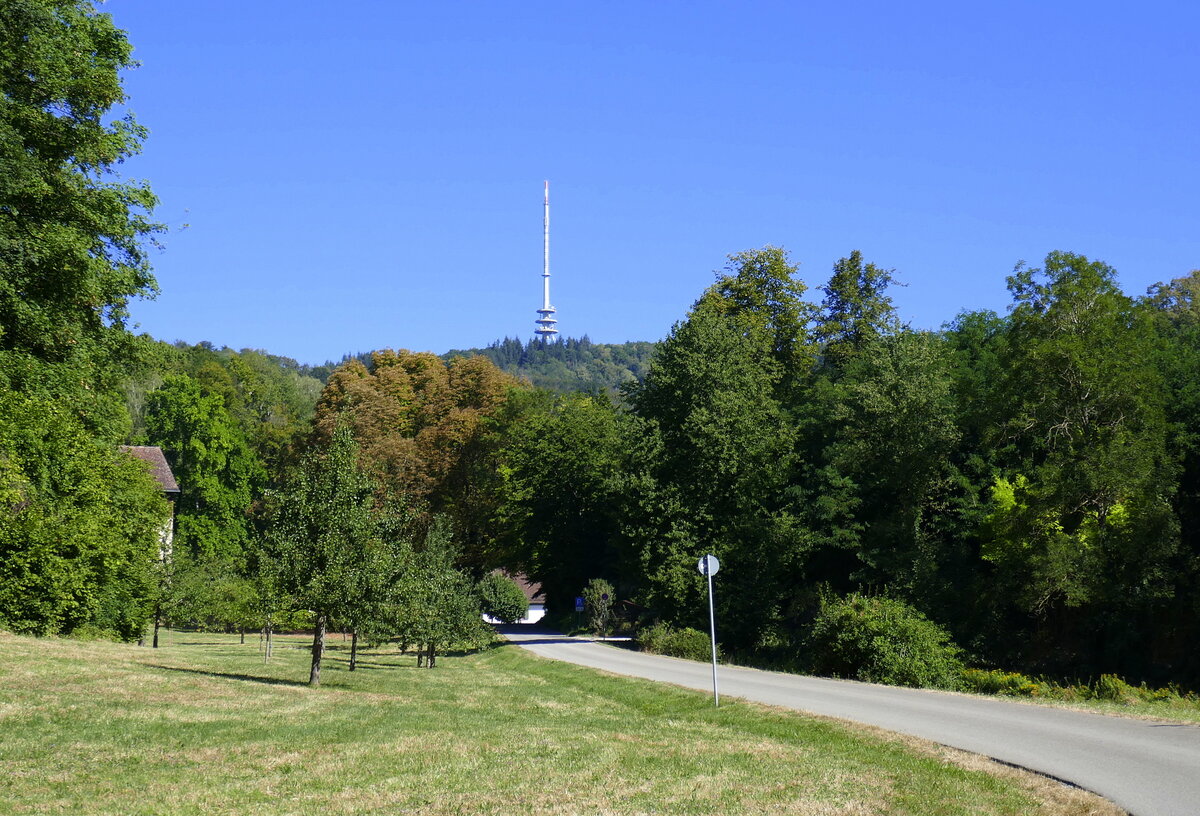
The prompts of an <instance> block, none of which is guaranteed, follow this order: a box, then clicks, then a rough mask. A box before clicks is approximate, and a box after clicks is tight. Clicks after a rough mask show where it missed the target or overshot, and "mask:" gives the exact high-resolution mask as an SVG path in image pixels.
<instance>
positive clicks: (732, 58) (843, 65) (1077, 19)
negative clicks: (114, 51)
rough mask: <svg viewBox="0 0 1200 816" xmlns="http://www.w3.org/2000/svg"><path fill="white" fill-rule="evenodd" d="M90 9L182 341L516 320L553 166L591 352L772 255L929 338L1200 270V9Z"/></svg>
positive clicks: (330, 343)
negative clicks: (1070, 292)
mask: <svg viewBox="0 0 1200 816" xmlns="http://www.w3.org/2000/svg"><path fill="white" fill-rule="evenodd" d="M101 8H102V10H103V11H106V12H107V13H110V14H112V15H113V17H114V19H115V21H116V23H117V24H118V25H119V26H120V27H122V28H125V29H126V30H127V31H128V32H129V37H130V40H131V41H132V43H133V45H134V48H135V56H136V57H137V58H138V59H139V60H140V61H141V63H142V65H141V67H140V68H138V69H137V70H135V71H132V72H130V73H129V74H128V76H127V78H126V90H127V92H128V94H129V96H130V100H129V107H130V108H131V109H132V110H133V111H134V112H135V113H136V115H137V117H138V119H139V120H140V121H141V122H142V123H143V124H144V125H146V126H147V127H148V128H149V129H150V132H151V135H150V138H149V140H148V141H147V143H146V146H145V150H144V152H143V153H142V154H141V155H140V156H138V157H136V158H135V159H132V160H130V161H129V162H127V163H126V165H125V166H124V167H123V168H122V172H123V173H124V174H125V175H127V176H129V177H133V178H147V179H149V180H150V182H151V184H152V186H153V187H154V189H155V191H156V192H157V193H158V195H159V197H160V198H161V201H162V203H161V205H160V207H159V209H158V211H157V213H156V215H157V217H158V219H159V220H160V221H162V222H164V223H166V224H167V225H168V226H169V227H170V229H171V231H170V232H169V233H168V234H167V235H166V236H164V239H163V242H164V244H165V250H164V251H163V252H161V253H159V252H157V251H156V252H155V253H154V263H155V268H156V270H157V275H158V280H159V283H160V285H161V287H162V294H161V295H160V296H159V297H158V299H157V300H154V301H144V302H137V303H134V304H133V308H132V312H133V316H134V320H135V321H137V322H138V323H139V324H140V326H141V330H143V331H147V332H149V333H150V334H152V335H154V336H155V337H159V338H161V339H165V340H175V339H183V340H186V341H188V342H196V341H199V340H210V341H212V342H214V343H216V344H217V345H229V346H233V347H234V348H242V347H253V348H265V349H267V350H268V351H271V352H272V353H276V354H282V355H286V356H290V357H294V358H296V359H299V360H301V361H304V362H314V363H315V362H321V361H324V360H326V359H337V358H340V357H341V355H342V354H344V353H346V352H356V351H367V350H371V349H375V348H383V347H393V348H409V349H417V350H433V351H437V352H442V351H445V350H447V349H450V348H466V347H470V346H480V345H485V344H487V343H488V342H490V341H492V340H494V339H497V338H499V337H502V336H506V335H509V336H519V337H522V338H525V337H529V336H531V335H532V331H533V328H534V324H533V320H534V318H536V317H537V315H536V314H535V312H534V310H535V309H536V308H537V307H538V306H539V305H540V297H541V278H540V273H541V265H542V181H543V180H544V179H549V180H550V188H551V207H552V227H551V229H552V234H551V243H552V247H551V252H552V256H551V264H552V270H551V271H552V273H553V278H552V287H553V292H552V295H553V297H552V299H553V301H554V305H555V306H556V307H557V308H558V310H559V312H558V318H559V320H560V324H559V326H560V329H561V330H562V332H563V333H564V334H565V335H572V336H582V335H584V334H587V335H589V336H590V337H591V338H592V339H593V340H595V341H597V342H623V341H626V340H657V339H660V338H662V337H663V336H665V335H666V334H667V333H668V332H669V331H670V328H671V325H672V324H673V323H674V322H675V321H676V320H678V319H680V318H681V317H683V315H684V313H685V312H686V310H687V308H688V307H689V306H690V305H691V303H692V302H693V301H694V300H695V299H696V297H697V296H698V295H699V294H700V292H701V291H702V290H703V289H704V288H705V287H706V286H707V285H708V284H709V283H711V282H712V279H713V270H716V269H719V268H720V267H721V266H723V264H724V259H725V256H726V255H727V254H729V253H732V252H737V251H739V250H743V249H749V248H753V247H759V246H762V245H764V244H775V245H781V246H784V247H785V248H787V249H788V250H789V252H790V253H791V257H792V259H793V261H795V262H798V263H800V264H801V266H800V272H801V277H802V278H803V279H804V280H805V281H806V282H807V283H808V284H809V286H810V287H812V288H813V289H816V288H817V287H819V286H820V285H821V284H823V283H824V282H825V280H826V279H827V277H828V274H829V271H830V268H831V266H832V264H833V263H834V261H836V260H837V259H838V258H839V257H842V256H845V255H847V254H849V253H850V251H851V250H854V249H859V250H862V252H863V253H864V255H865V256H866V258H867V259H868V260H871V261H874V262H875V263H877V264H879V265H881V266H884V267H888V268H894V269H895V270H896V273H897V277H898V278H899V280H900V281H902V282H903V283H904V284H906V286H905V287H904V288H903V289H899V290H896V291H895V293H894V295H895V300H896V303H897V305H898V307H899V309H900V312H901V316H902V317H903V318H904V319H905V320H908V321H910V322H911V323H912V324H913V325H914V326H916V327H919V328H936V327H938V326H939V325H941V324H942V323H943V322H945V321H948V320H950V319H952V318H953V317H954V315H955V314H956V313H957V312H958V311H959V310H961V309H964V308H965V309H975V308H991V309H996V310H997V311H1003V310H1004V309H1005V308H1006V306H1007V304H1008V301H1009V298H1008V294H1007V292H1006V290H1005V281H1004V279H1005V276H1006V275H1007V274H1009V273H1010V272H1011V270H1012V267H1013V266H1014V264H1016V263H1017V262H1018V261H1020V260H1026V261H1029V262H1031V263H1034V264H1035V265H1036V263H1037V262H1038V261H1039V260H1040V259H1041V258H1043V257H1044V256H1045V255H1046V253H1047V252H1049V251H1050V250H1054V249H1064V250H1070V251H1074V252H1080V253H1083V254H1085V255H1088V256H1089V257H1092V258H1099V259H1102V260H1104V261H1106V262H1108V263H1110V264H1111V265H1113V266H1114V267H1116V269H1117V270H1118V272H1119V273H1120V280H1121V282H1122V285H1123V286H1124V288H1125V289H1126V291H1127V292H1129V293H1131V294H1135V295H1137V294H1141V293H1143V292H1144V291H1145V288H1146V287H1147V286H1148V285H1150V284H1151V283H1154V282H1156V281H1160V280H1168V279H1170V278H1173V277H1179V276H1181V275H1184V274H1186V273H1187V272H1188V271H1189V270H1190V269H1193V268H1196V267H1200V223H1198V221H1200V196H1198V195H1197V190H1200V150H1198V149H1197V148H1198V147H1200V136H1198V134H1200V110H1198V109H1200V89H1198V87H1197V85H1198V84H1200V83H1198V79H1200V70H1198V69H1197V64H1196V61H1195V43H1196V41H1197V38H1198V35H1200V8H1198V7H1197V6H1196V5H1195V4H1193V3H1188V2H1171V3H1165V2H1154V1H1153V0H1151V2H1143V3H1138V4H1129V3H1120V4H1118V3H1104V2H1094V0H1093V2H1088V3H1083V2H1046V0H1042V1H1041V2H1008V3H1004V4H969V3H962V2H956V3H909V4H897V3H894V2H889V3H873V2H866V3H841V4H833V3H803V2H789V3H785V2H779V3H773V2H742V3H737V4H734V3H717V2H687V3H683V2H678V3H676V2H640V3H632V2H605V3H571V2H557V3H550V2H522V3H500V2H487V3H485V2H469V3H468V2H463V3H419V4H418V3H409V2H396V1H395V0H392V1H391V2H355V3H328V2H322V3H317V2H308V1H307V0H299V1H298V2H287V3H284V2H277V1H276V0H256V2H252V3H247V2H221V1H220V0H212V1H211V2H196V1H195V0H171V1H170V2H152V0H109V2H107V3H105V4H104V5H103V6H102V7H101ZM185 225H186V226H185ZM814 294H816V293H814Z"/></svg>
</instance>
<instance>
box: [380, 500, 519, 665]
mask: <svg viewBox="0 0 1200 816" xmlns="http://www.w3.org/2000/svg"><path fill="white" fill-rule="evenodd" d="M451 535H452V533H451V530H450V525H449V523H448V522H447V520H445V519H438V520H437V521H436V522H435V523H434V524H433V526H432V527H431V528H430V529H429V532H428V533H427V534H426V536H425V541H424V543H423V546H422V547H421V548H420V549H419V550H418V551H417V552H416V553H415V555H414V557H413V561H412V564H411V567H410V568H409V569H408V570H406V571H405V572H404V574H403V575H402V577H401V578H400V579H399V582H398V584H397V586H396V594H395V597H396V602H395V605H394V607H393V609H392V614H393V615H394V618H393V619H392V620H391V621H390V623H389V631H390V632H391V633H392V634H393V636H394V637H397V638H398V639H399V640H400V641H401V643H404V644H417V645H418V646H421V647H423V648H422V650H421V654H422V655H423V656H425V657H426V658H427V659H428V663H427V665H428V666H429V667H430V668H432V667H433V666H434V665H435V660H434V658H435V657H436V654H437V652H438V651H439V650H441V651H444V650H446V649H448V648H449V647H451V646H468V647H472V648H478V647H481V646H483V645H485V644H486V643H488V642H489V641H490V640H491V638H492V631H491V629H490V627H488V626H487V624H485V623H484V622H483V617H482V615H483V613H482V611H481V609H480V598H479V596H478V595H477V594H476V592H475V591H474V589H475V587H474V586H473V584H472V582H471V580H470V578H469V577H468V576H467V575H466V573H464V572H462V571H461V570H457V569H455V568H454V556H455V552H454V547H453V542H452V539H451ZM523 598H524V595H522V599H523Z"/></svg>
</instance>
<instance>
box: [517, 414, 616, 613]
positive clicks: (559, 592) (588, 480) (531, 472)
mask: <svg viewBox="0 0 1200 816" xmlns="http://www.w3.org/2000/svg"><path fill="white" fill-rule="evenodd" d="M510 411H511V417H513V419H508V418H506V419H505V424H506V426H507V427H508V429H509V430H508V432H507V434H506V436H505V439H504V445H503V447H502V448H501V451H500V462H501V465H500V469H499V472H500V477H501V480H502V482H501V495H502V496H503V501H502V503H501V504H500V507H499V513H498V519H497V522H498V527H497V529H499V530H502V538H503V546H502V549H503V551H504V554H505V556H506V560H507V562H508V563H510V564H512V565H514V566H519V567H520V568H521V570H522V571H523V572H525V573H526V574H527V575H530V576H531V577H533V578H534V579H535V580H536V581H539V582H540V583H541V584H542V586H544V587H546V605H547V608H548V609H549V610H550V611H551V612H552V613H555V612H563V611H568V610H570V609H572V608H573V607H572V599H573V598H574V596H575V593H576V590H577V588H578V587H580V586H582V585H583V583H584V582H585V581H587V580H588V578H590V577H591V576H594V575H597V574H612V573H614V572H616V569H617V561H618V558H619V555H618V552H617V547H616V544H617V540H616V537H617V530H618V525H619V522H618V518H619V515H620V508H619V502H620V496H621V489H622V487H621V484H620V481H619V475H620V474H621V472H622V470H623V469H624V464H623V463H624V458H625V433H624V430H623V425H622V423H623V418H622V417H621V415H620V414H618V413H617V411H616V410H615V409H614V408H613V405H612V403H611V402H610V401H609V400H608V399H607V398H606V397H603V396H588V395H583V394H570V395H566V396H561V397H556V398H550V397H549V396H548V395H546V394H545V393H543V392H534V393H528V394H524V395H520V394H514V395H513V398H512V399H510Z"/></svg>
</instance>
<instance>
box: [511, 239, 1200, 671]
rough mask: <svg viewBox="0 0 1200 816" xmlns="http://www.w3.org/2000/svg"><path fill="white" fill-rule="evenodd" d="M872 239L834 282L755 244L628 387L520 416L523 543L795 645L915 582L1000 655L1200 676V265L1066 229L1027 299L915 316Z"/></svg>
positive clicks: (736, 629) (658, 606) (740, 638)
mask: <svg viewBox="0 0 1200 816" xmlns="http://www.w3.org/2000/svg"><path fill="white" fill-rule="evenodd" d="M892 283H893V279H892V273H891V272H890V271H887V270H884V269H881V268H879V267H877V266H875V265H873V264H870V263H866V262H865V261H864V260H863V259H862V257H861V256H860V255H859V254H858V253H852V254H851V255H850V256H849V257H847V258H844V259H842V260H840V261H838V263H837V264H836V265H835V266H834V270H833V275H832V277H831V278H830V279H829V281H828V282H827V283H826V284H825V285H824V286H823V287H822V288H821V289H820V303H819V305H817V304H812V303H810V302H808V301H807V300H805V298H804V295H805V293H806V285H805V284H804V283H803V282H802V281H801V280H799V279H798V278H797V277H796V274H795V268H794V267H793V266H792V265H791V264H790V263H789V261H788V259H787V257H786V255H785V254H784V252H783V251H782V250H779V249H776V248H770V247H768V248H766V249H763V250H760V251H753V252H743V253H740V254H738V255H735V256H732V257H731V260H730V263H729V265H728V267H727V268H726V270H725V271H724V272H723V273H721V274H719V275H718V279H717V281H716V283H715V284H713V286H711V287H710V288H709V289H708V290H706V291H705V292H704V293H703V294H702V295H701V297H700V298H699V299H698V300H697V301H696V303H695V305H694V306H693V308H692V310H691V311H690V312H689V314H688V315H687V317H686V319H685V320H683V321H682V322H680V323H678V324H676V326H675V327H674V329H673V330H672V332H671V334H670V336H669V337H668V338H667V339H666V340H665V341H664V342H663V344H662V345H661V347H660V349H659V351H658V353H657V356H656V357H655V358H654V360H653V363H652V366H651V368H650V371H649V375H648V376H647V377H646V379H645V381H644V382H643V383H640V384H636V385H633V386H632V387H630V388H629V389H628V390H627V391H626V394H625V396H626V401H625V404H623V405H620V406H615V405H613V404H612V403H611V402H610V401H609V400H607V399H604V398H598V397H593V396H579V395H575V396H565V397H560V398H558V399H556V400H555V401H553V402H547V403H544V404H543V405H542V406H541V408H540V410H538V411H534V412H533V413H532V414H531V415H529V416H528V417H526V419H525V421H524V422H522V423H521V424H520V425H519V426H517V427H515V428H514V429H513V430H512V432H511V433H510V434H509V435H508V437H507V438H506V440H505V450H504V453H503V457H504V460H505V469H506V470H505V472H506V479H507V482H508V491H509V493H508V501H509V502H510V503H511V504H512V505H515V507H516V508H518V509H512V508H510V509H508V510H507V511H506V513H505V518H507V519H516V520H517V524H516V525H515V526H513V527H512V528H511V529H510V530H509V534H510V535H511V541H512V543H511V545H510V546H511V550H510V553H511V555H512V557H514V558H515V559H516V560H517V561H518V562H519V563H520V564H521V565H522V566H523V567H525V568H526V569H527V570H529V572H530V573H531V574H533V575H535V576H536V577H538V578H540V579H542V580H544V581H545V582H546V584H547V587H548V591H549V597H550V601H551V604H552V605H557V606H558V608H559V609H560V610H561V609H565V608H567V607H566V605H567V604H568V603H569V602H570V599H571V596H573V595H575V594H577V593H578V591H579V589H580V588H582V586H583V585H584V583H585V582H586V580H587V579H589V578H591V577H596V576H601V577H605V578H608V579H609V580H611V581H613V582H614V583H615V584H616V586H617V587H618V590H619V592H621V593H622V595H623V596H625V597H630V598H633V599H634V600H636V601H637V602H639V603H641V604H643V605H644V606H646V607H648V608H649V609H650V610H652V612H653V613H654V614H656V615H658V616H661V617H662V618H664V619H666V620H668V621H671V622H674V623H678V624H689V625H693V626H697V627H699V628H704V619H703V616H704V613H705V604H704V600H703V595H702V586H703V584H702V580H703V579H702V578H701V577H700V575H699V574H698V573H697V570H696V561H697V559H698V558H699V556H700V555H702V554H703V553H705V552H713V553H715V554H716V555H717V556H718V557H720V558H721V559H722V563H723V568H722V573H721V575H720V580H719V581H718V585H719V590H720V591H719V594H718V616H719V618H720V620H721V621H722V641H723V645H724V646H725V648H726V649H727V650H728V651H730V652H732V653H734V654H737V655H741V656H743V657H745V658H747V659H758V660H763V661H771V662H776V663H787V662H788V661H789V659H791V658H793V657H795V655H796V654H797V652H798V651H799V650H801V649H802V648H803V644H804V641H805V637H806V636H807V634H808V629H809V627H810V624H811V622H812V620H813V618H814V616H815V614H816V612H817V610H818V608H819V606H820V602H821V598H822V597H823V596H826V597H827V596H829V595H835V596H841V595H846V594H848V593H865V594H878V595H887V596H890V597H894V598H896V599H898V600H902V601H905V602H907V603H909V604H911V605H912V606H915V607H916V608H917V609H918V610H920V611H922V612H924V613H925V614H926V615H928V616H929V617H930V618H932V619H933V620H935V621H937V622H939V623H941V624H942V625H944V626H945V627H947V628H948V629H949V631H950V632H951V633H952V634H953V636H954V637H955V638H956V640H957V641H958V643H959V644H961V645H962V646H963V647H965V648H966V650H967V651H968V653H969V654H970V655H971V656H972V657H973V658H974V660H975V661H976V662H977V663H979V664H982V665H994V666H1001V667H1005V668H1010V669H1020V670H1024V671H1030V672H1037V673H1044V674H1049V675H1057V676H1066V677H1092V676H1098V675H1099V674H1100V673H1104V672H1114V673H1120V674H1123V675H1126V676H1129V677H1133V678H1138V679H1146V680H1149V681H1154V682H1162V681H1176V682H1185V683H1188V684H1191V685H1193V686H1195V685H1196V683H1197V680H1198V679H1200V663H1198V662H1197V659H1196V657H1195V650H1194V649H1193V648H1192V646H1191V644H1192V643H1194V641H1195V638H1196V637H1197V635H1200V631H1197V619H1198V618H1197V610H1198V609H1200V540H1198V537H1197V533H1198V528H1197V523H1198V521H1200V519H1198V518H1197V506H1198V505H1197V489H1198V487H1200V483H1198V478H1200V459H1198V457H1197V439H1198V437H1197V433H1198V432H1200V391H1198V388H1200V386H1198V385H1197V377H1196V374H1197V372H1200V300H1197V295H1198V294H1200V272H1193V273H1192V274H1191V275H1190V276H1188V277H1185V278H1181V279H1178V280H1174V281H1171V282H1170V283H1165V284H1160V285H1158V286H1155V287H1153V288H1152V289H1151V291H1150V292H1149V293H1148V294H1147V295H1146V296H1145V297H1143V298H1141V299H1132V298H1130V297H1128V296H1126V295H1125V294H1124V293H1122V291H1121V290H1120V288H1119V287H1118V285H1117V280H1116V274H1115V272H1114V270H1113V269H1111V268H1110V267H1108V266H1106V265H1105V264H1103V263H1099V262H1095V261H1090V260H1088V259H1087V258H1085V257H1082V256H1079V255H1073V254H1068V253H1062V252H1055V253H1051V254H1050V255H1049V256H1048V257H1047V258H1046V259H1045V262H1044V263H1043V264H1042V266H1041V267H1040V268H1032V267H1028V266H1025V265H1022V266H1019V267H1018V268H1017V269H1016V271H1015V272H1014V273H1013V274H1012V275H1011V276H1010V277H1009V279H1008V284H1009V290H1010V292H1011V295H1012V305H1011V307H1010V309H1009V310H1008V313H1007V314H1006V315H1004V316H999V315H997V314H995V313H992V312H973V313H963V314H960V315H959V316H958V317H957V318H956V319H955V320H954V321H953V322H952V323H950V324H949V325H947V326H946V327H945V328H944V329H943V330H941V331H937V332H929V331H916V330H912V329H910V328H908V327H907V326H905V325H904V324H903V323H902V322H901V321H900V319H899V318H898V317H897V315H896V313H895V310H894V308H893V306H892V303H891V300H890V299H889V297H888V288H889V286H890V285H891V284H892Z"/></svg>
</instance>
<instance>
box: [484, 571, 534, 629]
mask: <svg viewBox="0 0 1200 816" xmlns="http://www.w3.org/2000/svg"><path fill="white" fill-rule="evenodd" d="M479 601H480V607H481V608H482V610H483V614H485V615H487V616H488V617H489V618H492V619H493V620H498V621H500V622H501V623H518V622H520V620H521V619H522V618H524V617H525V614H526V613H527V612H528V611H529V601H528V600H527V599H526V598H525V593H524V592H523V591H522V590H521V587H519V586H517V582H516V581H514V580H513V579H511V578H509V577H508V576H506V575H502V574H501V573H499V572H492V573H488V574H487V575H485V576H483V579H482V580H481V581H480V582H479Z"/></svg>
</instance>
